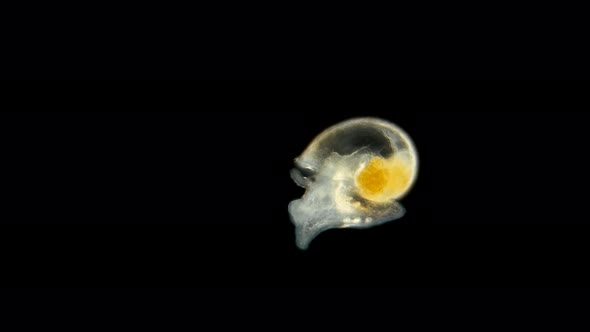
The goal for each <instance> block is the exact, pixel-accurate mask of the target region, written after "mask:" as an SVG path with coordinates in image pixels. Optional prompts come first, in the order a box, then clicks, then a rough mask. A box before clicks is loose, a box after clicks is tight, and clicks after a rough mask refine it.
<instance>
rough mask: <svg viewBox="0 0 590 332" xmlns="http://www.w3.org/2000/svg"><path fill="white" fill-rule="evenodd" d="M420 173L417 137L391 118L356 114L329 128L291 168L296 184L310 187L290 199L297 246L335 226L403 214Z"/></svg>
mask: <svg viewBox="0 0 590 332" xmlns="http://www.w3.org/2000/svg"><path fill="white" fill-rule="evenodd" d="M417 172H418V157H417V153H416V149H415V147H414V144H413V142H412V141H411V139H410V137H409V136H408V135H407V134H406V133H405V132H404V131H403V130H402V129H401V128H399V127H398V126H396V125H394V124H393V123H391V122H388V121H385V120H382V119H377V118H356V119H351V120H348V121H344V122H342V123H339V124H336V125H334V126H332V127H330V128H328V129H326V130H324V131H323V132H322V133H321V134H319V135H318V136H317V137H316V138H315V139H314V140H313V141H312V142H311V144H310V145H309V146H308V147H307V148H306V149H305V151H304V152H303V153H302V154H301V156H299V157H297V158H296V159H295V168H294V169H293V170H291V177H292V179H293V180H294V181H295V183H297V184H298V185H300V186H301V187H304V188H306V191H305V194H304V195H303V197H301V199H298V200H294V201H292V202H291V203H290V204H289V214H290V216H291V220H292V222H293V223H294V224H295V232H296V242H297V246H298V247H299V248H300V249H307V247H308V246H309V243H310V242H311V240H313V239H314V238H315V237H316V236H317V235H318V234H320V233H321V232H323V231H325V230H327V229H330V228H344V227H354V228H367V227H371V226H375V225H378V224H381V223H384V222H387V221H391V220H394V219H398V218H401V217H402V216H403V215H404V214H405V209H404V208H403V206H402V205H401V204H400V203H399V199H401V198H402V197H403V196H405V195H406V194H407V193H408V192H409V190H410V189H411V187H412V185H413V184H414V182H415V180H416V176H417Z"/></svg>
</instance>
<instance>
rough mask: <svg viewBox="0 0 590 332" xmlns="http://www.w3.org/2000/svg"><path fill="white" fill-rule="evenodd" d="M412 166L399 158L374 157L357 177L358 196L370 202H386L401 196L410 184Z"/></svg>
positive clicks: (404, 159)
mask: <svg viewBox="0 0 590 332" xmlns="http://www.w3.org/2000/svg"><path fill="white" fill-rule="evenodd" d="M411 177H412V166H411V163H410V161H409V160H407V159H406V158H401V157H397V158H396V157H392V158H390V159H383V158H381V157H374V158H373V159H371V160H370V161H369V162H368V163H367V165H366V166H365V168H364V169H363V170H362V171H361V172H360V173H359V174H358V175H357V178H356V183H357V187H358V189H359V194H360V195H361V196H362V197H364V198H366V199H368V200H371V201H376V202H386V201H389V200H390V199H392V198H396V197H398V196H400V195H401V194H403V193H404V192H405V191H406V190H407V189H408V186H409V184H410V180H411Z"/></svg>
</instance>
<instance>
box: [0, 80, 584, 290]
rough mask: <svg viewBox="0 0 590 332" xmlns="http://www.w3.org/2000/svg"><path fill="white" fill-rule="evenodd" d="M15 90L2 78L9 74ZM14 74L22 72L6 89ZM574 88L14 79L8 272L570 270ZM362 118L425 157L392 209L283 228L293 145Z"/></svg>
mask: <svg viewBox="0 0 590 332" xmlns="http://www.w3.org/2000/svg"><path fill="white" fill-rule="evenodd" d="M11 91H13V90H9V91H8V92H9V94H10V92H11ZM14 91H16V90H14ZM580 91H582V87H580V86H573V85H572V86H567V87H566V86H563V85H561V86H557V85H551V86H547V85H540V84H538V83H537V84H532V83H518V84H516V83H508V82H505V83H468V84H459V83H451V82H446V83H410V82H405V83H395V84H391V83H376V82H372V83H370V82H364V83H347V84H343V83H322V84H318V83H311V82H308V83H298V84H294V83H290V84H287V83H275V84H258V83H256V84H255V83H244V84H208V85H190V84H182V85H181V84H166V85H164V84H162V85H158V86H152V85H150V86H148V85H146V84H134V83H128V84H125V85H122V84H109V85H107V84H105V85H98V84H96V85H90V84H88V85H83V86H82V87H80V86H77V87H76V86H71V85H67V86H64V85H60V86H55V85H52V86H43V87H38V86H37V87H30V86H26V87H22V89H18V92H19V93H18V94H13V96H17V97H16V98H14V103H12V102H11V103H10V104H7V105H8V109H9V111H8V112H6V113H4V114H3V116H2V122H1V123H2V124H1V125H2V128H3V131H2V136H3V137H2V146H3V158H2V163H3V165H4V167H5V171H4V183H5V184H4V186H3V187H4V188H3V192H4V193H5V198H4V200H3V204H2V205H3V213H2V232H1V236H2V241H1V242H2V246H3V248H2V256H3V262H4V269H3V274H4V277H6V284H7V285H9V286H19V287H37V286H49V287H54V286H66V287H113V286H116V287H205V288H210V287H273V288H274V287H305V288H309V287H402V288H406V287H456V286H458V287H504V286H509V287H580V286H586V285H587V280H588V273H587V272H586V271H585V267H584V264H585V263H584V262H586V261H587V253H588V249H589V248H588V241H587V234H588V230H589V227H588V222H587V216H586V214H585V211H584V207H585V206H586V199H585V197H586V196H587V195H586V194H585V188H586V187H585V184H586V181H585V171H586V170H585V166H584V163H583V160H584V153H585V144H586V142H587V138H586V135H587V134H586V133H587V129H586V122H585V117H584V114H583V112H580V110H583V109H584V108H586V107H587V101H586V100H585V99H583V98H582V94H580V93H579V92H580ZM354 116H377V117H381V118H384V119H388V120H390V121H393V122H395V123H396V124H398V125H400V126H401V127H402V128H404V129H405V130H406V131H407V132H408V133H409V134H410V135H411V136H412V138H413V139H414V141H415V144H416V147H417V149H418V152H419V156H420V173H419V176H418V180H417V183H416V185H415V187H414V188H413V190H412V192H411V193H410V194H409V195H408V196H407V197H406V198H405V199H404V200H403V202H402V203H403V204H404V206H405V207H406V209H407V214H406V216H405V217H403V218H402V219H400V220H396V221H393V222H390V223H386V224H384V225H382V226H379V227H374V228H371V229H367V230H353V229H346V230H330V231H327V232H325V233H322V234H321V235H320V236H319V237H317V238H316V239H315V240H314V241H313V242H312V243H311V246H310V248H309V250H307V251H300V250H299V249H297V247H296V246H295V241H294V227H293V226H292V224H291V223H290V221H289V217H288V213H287V204H288V203H289V202H290V201H291V200H293V199H296V198H298V197H300V196H301V195H302V194H303V189H302V188H299V187H297V186H296V185H295V184H294V183H293V182H292V180H291V179H290V177H289V170H290V168H291V167H292V165H293V159H294V158H295V157H296V156H298V155H299V154H300V153H301V152H302V151H303V149H304V148H305V147H306V146H307V144H308V143H309V142H311V140H312V139H313V138H314V136H315V135H316V134H318V133H320V132H321V131H322V130H323V129H325V128H327V127H328V126H330V125H332V124H335V123H337V122H339V121H342V120H345V119H348V118H350V117H354Z"/></svg>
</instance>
